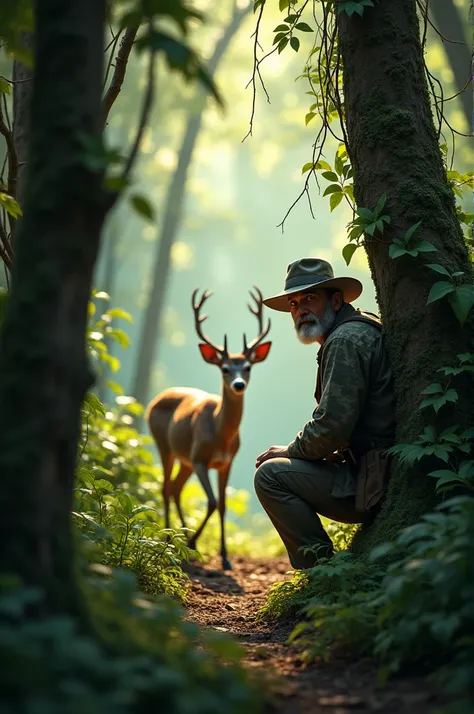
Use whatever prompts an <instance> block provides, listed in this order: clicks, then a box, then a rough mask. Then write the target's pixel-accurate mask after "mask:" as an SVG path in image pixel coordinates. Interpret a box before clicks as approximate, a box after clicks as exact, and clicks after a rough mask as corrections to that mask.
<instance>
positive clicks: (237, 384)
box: [230, 377, 247, 393]
mask: <svg viewBox="0 0 474 714" xmlns="http://www.w3.org/2000/svg"><path fill="white" fill-rule="evenodd" d="M230 386H231V388H232V389H233V390H234V392H237V393H240V392H243V391H244V389H245V387H246V386H247V382H245V381H244V380H243V379H241V378H240V377H238V378H237V379H234V381H233V382H232V384H231V385H230Z"/></svg>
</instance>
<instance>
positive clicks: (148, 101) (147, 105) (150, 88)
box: [122, 49, 156, 184]
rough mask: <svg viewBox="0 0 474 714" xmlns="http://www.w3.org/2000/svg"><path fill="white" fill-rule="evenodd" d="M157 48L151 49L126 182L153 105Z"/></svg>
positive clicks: (123, 176)
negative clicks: (145, 86)
mask: <svg viewBox="0 0 474 714" xmlns="http://www.w3.org/2000/svg"><path fill="white" fill-rule="evenodd" d="M155 54H156V52H155V50H153V49H151V50H150V64H149V66H148V82H147V88H146V92H145V98H144V100H143V106H142V111H141V116H140V122H139V124H138V129H137V135H136V137H135V141H134V143H133V146H132V149H131V151H130V154H129V157H128V159H127V161H126V164H125V168H124V170H123V175H122V180H123V183H124V184H125V183H126V180H127V178H128V177H129V175H130V172H131V170H132V167H133V164H134V162H135V159H136V157H137V154H138V150H139V148H140V142H141V140H142V136H143V132H144V131H145V127H146V124H147V121H148V116H149V114H150V110H151V106H152V103H153V94H154V85H155Z"/></svg>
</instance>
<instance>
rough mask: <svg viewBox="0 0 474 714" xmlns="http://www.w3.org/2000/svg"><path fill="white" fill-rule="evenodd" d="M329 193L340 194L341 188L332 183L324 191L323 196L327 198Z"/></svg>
mask: <svg viewBox="0 0 474 714" xmlns="http://www.w3.org/2000/svg"><path fill="white" fill-rule="evenodd" d="M330 193H341V187H340V186H339V184H338V183H332V184H331V185H330V186H327V187H326V188H325V189H324V193H323V196H329V194H330Z"/></svg>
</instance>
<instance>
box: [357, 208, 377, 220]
mask: <svg viewBox="0 0 474 714" xmlns="http://www.w3.org/2000/svg"><path fill="white" fill-rule="evenodd" d="M356 213H357V215H358V216H360V217H361V218H363V219H364V221H371V222H372V221H373V219H374V214H373V213H372V211H371V210H370V209H369V208H357V210H356Z"/></svg>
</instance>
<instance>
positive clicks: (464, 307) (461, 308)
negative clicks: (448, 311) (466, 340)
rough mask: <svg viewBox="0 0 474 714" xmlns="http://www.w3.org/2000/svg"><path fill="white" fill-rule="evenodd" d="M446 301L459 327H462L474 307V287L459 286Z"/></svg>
mask: <svg viewBox="0 0 474 714" xmlns="http://www.w3.org/2000/svg"><path fill="white" fill-rule="evenodd" d="M448 299H449V303H450V305H451V307H452V309H453V312H454V314H455V315H456V317H457V319H458V321H459V323H460V325H461V326H462V325H464V323H465V322H466V319H467V317H468V315H469V313H470V311H471V308H472V306H473V305H474V285H459V286H458V287H456V288H454V291H453V292H452V293H451V294H450V295H449V298H448Z"/></svg>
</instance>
